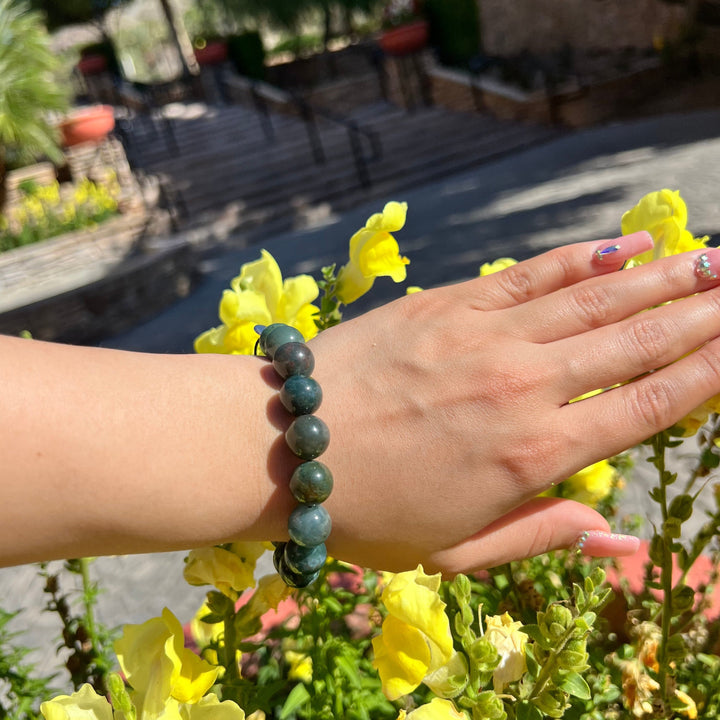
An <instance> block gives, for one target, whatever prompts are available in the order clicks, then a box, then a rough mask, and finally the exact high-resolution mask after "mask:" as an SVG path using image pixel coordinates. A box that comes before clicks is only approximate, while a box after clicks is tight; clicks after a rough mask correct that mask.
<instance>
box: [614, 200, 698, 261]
mask: <svg viewBox="0 0 720 720" xmlns="http://www.w3.org/2000/svg"><path fill="white" fill-rule="evenodd" d="M686 225H687V206H686V205H685V201H684V200H683V199H682V198H681V197H680V191H679V190H674V191H673V190H667V189H665V190H659V191H657V192H651V193H648V194H647V195H645V197H643V198H642V199H641V200H640V202H639V203H638V204H637V205H636V206H635V207H634V208H632V210H628V211H627V212H626V213H625V214H624V215H623V216H622V232H623V235H628V234H630V233H634V232H638V231H640V230H647V231H648V232H649V233H650V234H651V235H652V236H653V240H654V241H655V247H654V248H653V249H652V250H648V251H647V252H645V253H643V254H642V255H639V256H638V257H636V258H634V259H633V260H632V261H631V263H630V264H631V265H633V266H634V265H642V264H643V263H647V262H650V261H651V260H657V259H658V258H663V257H668V256H669V255H677V254H678V253H681V252H686V251H687V250H695V249H698V248H704V247H705V244H706V242H707V239H708V238H707V237H704V238H694V237H693V235H692V233H691V232H690V231H689V230H687V229H686Z"/></svg>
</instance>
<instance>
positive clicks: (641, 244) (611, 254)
mask: <svg viewBox="0 0 720 720" xmlns="http://www.w3.org/2000/svg"><path fill="white" fill-rule="evenodd" d="M652 247H653V239H652V235H650V233H648V232H645V230H641V231H640V232H636V233H632V234H631V235H623V236H622V237H619V238H615V240H610V241H607V240H606V241H605V242H604V243H602V244H600V245H599V246H598V247H597V248H596V249H595V252H594V253H593V259H594V260H595V261H596V262H599V263H601V264H603V265H604V264H608V265H610V264H612V265H619V264H622V263H624V262H625V261H626V260H629V259H630V258H632V257H635V255H639V254H640V253H643V252H646V251H647V250H652Z"/></svg>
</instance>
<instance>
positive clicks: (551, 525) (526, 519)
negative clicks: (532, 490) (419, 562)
mask: <svg viewBox="0 0 720 720" xmlns="http://www.w3.org/2000/svg"><path fill="white" fill-rule="evenodd" d="M573 545H575V546H576V547H577V548H578V550H579V551H580V552H581V553H582V554H583V555H589V556H592V557H616V556H623V555H632V554H633V553H635V552H636V551H637V549H638V547H639V546H640V541H639V540H638V538H636V537H633V536H632V535H619V534H616V533H612V532H611V530H610V526H609V525H608V522H607V520H606V519H605V518H604V517H603V516H602V515H600V513H598V512H596V511H595V510H593V509H592V508H590V507H588V506H587V505H583V504H582V503H579V502H575V501H574V500H562V499H558V498H545V497H543V498H533V499H532V500H530V501H528V502H526V503H525V504H523V505H521V506H520V507H518V508H515V510H513V511H511V512H509V513H507V514H506V515H503V516H502V517H501V518H498V519H497V520H495V521H494V522H492V523H491V524H490V525H487V526H486V527H484V528H483V529H482V530H480V531H479V532H477V533H475V535H472V536H471V537H469V538H467V539H466V540H463V541H462V542H460V543H458V544H457V545H455V546H454V547H451V548H448V549H447V550H441V551H440V552H437V553H433V555H432V556H431V561H432V563H433V564H434V565H436V566H437V568H438V569H441V570H443V571H444V572H450V573H453V574H455V573H459V572H468V571H472V570H480V569H484V568H489V567H495V566H497V565H502V564H503V563H507V562H510V561H511V560H519V559H522V558H527V557H532V556H534V555H540V554H541V553H544V552H548V551H550V550H560V549H562V548H570V547H572V546H573Z"/></svg>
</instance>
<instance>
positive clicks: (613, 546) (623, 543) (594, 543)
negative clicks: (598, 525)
mask: <svg viewBox="0 0 720 720" xmlns="http://www.w3.org/2000/svg"><path fill="white" fill-rule="evenodd" d="M639 547H640V540H639V539H638V538H636V537H635V536H633V535H620V534H618V533H608V532H603V531H602V530H586V531H585V532H584V533H583V534H582V535H581V536H580V537H579V538H578V539H577V540H576V541H575V544H574V545H573V549H574V550H575V551H576V552H577V553H578V554H579V555H588V556H590V557H618V556H620V555H633V554H634V553H636V552H637V551H638V548H639Z"/></svg>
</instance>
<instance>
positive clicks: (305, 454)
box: [285, 415, 330, 460]
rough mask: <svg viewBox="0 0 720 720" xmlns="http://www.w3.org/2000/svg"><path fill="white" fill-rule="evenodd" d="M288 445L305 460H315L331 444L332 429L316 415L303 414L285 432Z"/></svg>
mask: <svg viewBox="0 0 720 720" xmlns="http://www.w3.org/2000/svg"><path fill="white" fill-rule="evenodd" d="M285 440H286V441H287V444H288V447H289V448H290V449H291V450H292V451H293V452H294V453H295V454H296V455H297V456H298V457H299V458H302V459H303V460H314V459H315V458H316V457H318V455H322V454H323V453H324V452H325V450H327V446H328V445H329V444H330V430H328V426H327V425H326V424H325V423H324V422H323V421H322V420H321V419H320V418H319V417H317V416H316V415H301V416H300V417H298V418H296V419H295V420H293V422H292V424H291V425H290V427H289V428H288V429H287V432H286V433H285Z"/></svg>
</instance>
